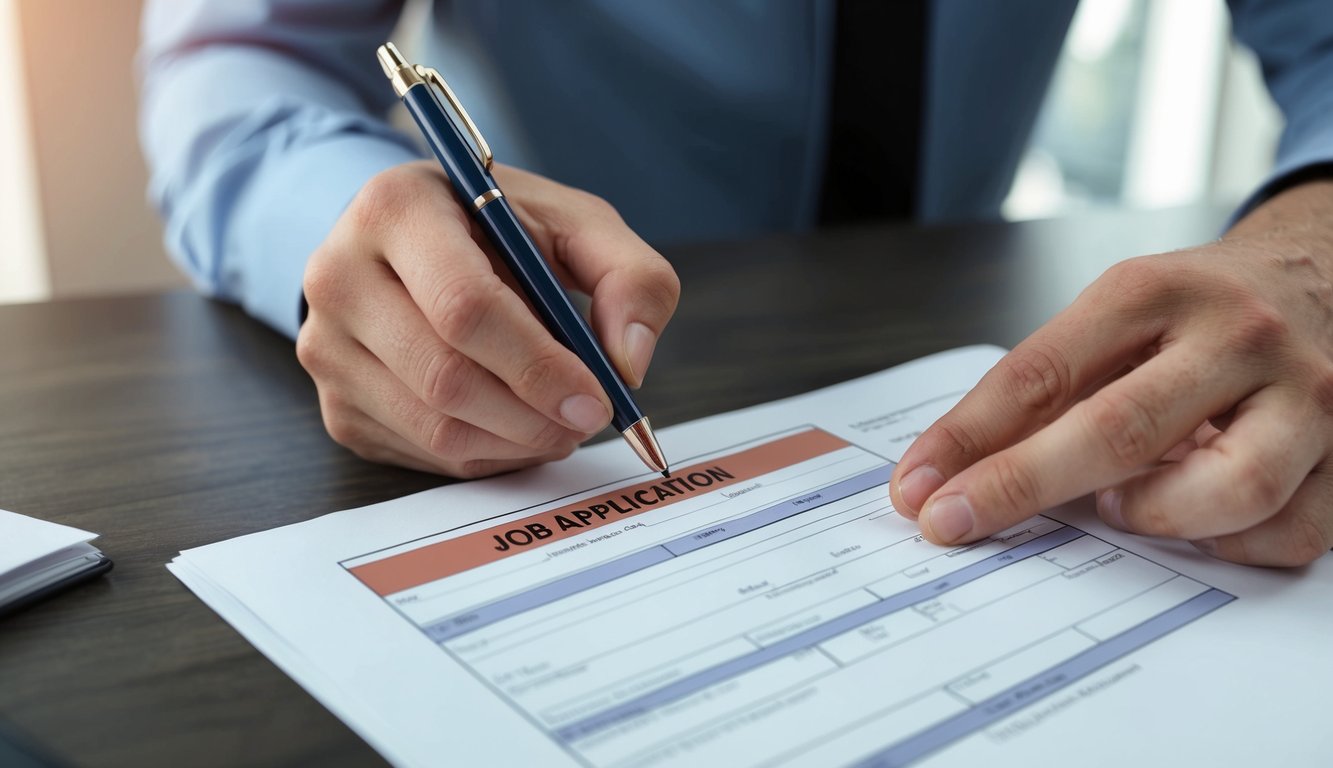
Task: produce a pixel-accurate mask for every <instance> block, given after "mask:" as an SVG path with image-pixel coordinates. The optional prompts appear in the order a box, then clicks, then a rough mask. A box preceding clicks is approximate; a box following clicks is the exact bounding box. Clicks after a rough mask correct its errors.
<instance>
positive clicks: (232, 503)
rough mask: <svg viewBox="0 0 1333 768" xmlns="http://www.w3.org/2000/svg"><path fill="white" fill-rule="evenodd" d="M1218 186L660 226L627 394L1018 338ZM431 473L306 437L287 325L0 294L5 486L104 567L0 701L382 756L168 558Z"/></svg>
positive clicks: (163, 753)
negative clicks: (74, 533) (1092, 203)
mask: <svg viewBox="0 0 1333 768" xmlns="http://www.w3.org/2000/svg"><path fill="white" fill-rule="evenodd" d="M1223 218H1224V214H1223V213H1222V212H1221V211H1217V210H1211V209H1189V210H1176V211H1165V212H1158V213H1134V214H1127V213H1097V214H1088V215H1084V216H1079V217H1076V218H1073V219H1069V220H1063V221H1052V222H1035V223H1027V224H984V225H968V226H961V227H947V228H938V229H919V228H911V227H896V228H867V229H851V230H844V231H839V232H834V233H828V234H822V235H817V236H803V237H795V236H793V237H779V238H773V239H766V240H761V241H753V242H744V243H732V244H713V245H702V246H694V247H688V248H677V249H672V250H670V251H668V253H667V255H668V256H669V257H670V258H671V260H672V261H673V263H674V264H675V265H676V267H677V270H678V271H679V273H680V275H681V281H682V284H683V286H684V295H683V298H682V301H681V305H680V309H679V311H678V313H677V317H676V320H675V321H674V323H673V325H672V327H671V329H670V330H669V331H668V333H667V335H666V336H665V337H664V338H663V340H662V343H661V345H660V346H659V349H658V352H657V354H656V357H655V358H654V362H653V369H652V371H651V373H650V375H649V379H648V383H647V386H646V387H645V389H644V390H643V391H642V395H641V399H640V402H641V404H642V405H643V407H644V410H645V411H646V412H648V413H650V414H651V415H652V417H653V421H654V423H655V424H658V425H659V426H666V425H669V424H672V423H676V422H680V421H685V420H688V419H693V418H698V417H700V416H705V415H708V414H712V413H717V412H721V411H725V410H730V409H734V408H739V407H743V406H747V405H752V404H754V403H759V402H764V401H767V400H771V399H774V398H778V397H784V396H787V395H793V394H797V393H800V392H804V391H808V390H810V389H814V388H817V387H821V386H824V385H827V384H832V383H835V382H838V381H842V380H844V379H847V378H851V377H855V376H859V375H863V374H867V373H871V372H874V371H878V370H881V369H884V368H888V367H890V366H893V365H896V364H898V363H902V362H905V361H907V360H911V359H913V358H916V357H920V356H922V355H925V354H929V353H931V352H937V351H940V350H944V349H948V348H951V347H955V346H961V345H965V344H973V343H979V342H990V343H996V344H1001V345H1005V346H1012V345H1014V344H1015V343H1017V342H1018V341H1019V340H1021V339H1022V338H1023V337H1024V336H1026V335H1027V334H1028V333H1029V332H1031V331H1032V330H1033V329H1035V328H1036V327H1037V326H1038V325H1040V323H1041V322H1043V321H1044V320H1046V319H1047V318H1049V317H1050V316H1052V315H1053V314H1054V313H1055V312H1057V311H1058V310H1059V309H1060V308H1061V307H1063V306H1064V305H1065V304H1067V303H1068V302H1069V301H1070V300H1072V299H1073V297H1074V296H1076V295H1077V293H1078V291H1079V290H1080V289H1081V288H1082V287H1084V286H1085V285H1086V284H1087V283H1089V282H1091V281H1092V280H1093V279H1094V278H1095V277H1096V276H1097V275H1098V274H1100V272H1101V271H1102V270H1103V269H1105V268H1106V267H1107V266H1109V265H1110V264H1112V263H1114V262H1116V261H1119V260H1121V259H1123V258H1127V257H1130V256H1134V255H1139V254H1143V253H1150V252H1154V251H1160V250H1165V249H1169V248H1176V247H1181V246H1185V245H1189V244H1191V243H1195V242H1201V241H1205V240H1208V239H1210V238H1212V237H1213V236H1215V235H1216V233H1217V231H1218V228H1219V227H1220V226H1221V224H1222V221H1223ZM441 482H442V481H441V479H440V478H437V477H433V476H429V475H423V474H418V473H415V472H410V471H407V470H400V469H394V468H389V467H382V466H377V465H373V464H368V463H366V462H363V461H360V460H359V459H357V458H356V457H354V456H353V455H351V454H350V453H348V452H347V451H344V450H342V449H341V448H339V447H338V446H337V445H335V444H333V443H332V442H331V441H330V440H329V439H328V438H327V437H326V436H325V434H324V430H323V428H322V427H321V424H320V418H319V413H318V408H317V404H316V400H315V389H314V386H313V385H312V384H311V382H310V380H309V379H308V378H307V377H306V375H305V373H304V372H303V371H302V370H301V368H300V366H299V365H298V364H297V362H296V360H295V357H294V355H293V353H292V345H291V343H290V342H288V341H286V340H285V339H283V338H281V337H279V336H277V335H275V334H273V333H271V332H270V331H268V330H266V329H265V328H263V327H262V326H260V325H259V324H257V323H255V322H253V321H251V320H249V319H247V318H246V317H245V316H244V315H243V314H241V313H240V312H239V311H237V310H236V309H235V308H232V307H228V306H223V305H220V304H216V303H213V302H209V301H207V300H205V299H202V298H200V297H198V296H196V295H193V294H190V293H171V294H164V295H152V296H141V297H128V298H114V299H93V300H81V301H61V302H53V303H47V304H32V305H21V306H11V307H0V508H5V509H12V510H14V511H17V512H23V513H26V514H31V515H35V516H37V517H41V518H45V519H49V520H54V521H57V522H61V523H68V524H71V525H75V526H79V527H81V528H87V529H89V530H92V531H97V532H99V533H101V534H102V537H101V539H99V541H98V543H99V545H100V546H101V547H102V549H103V550H104V551H106V552H107V553H108V554H109V555H110V556H111V557H112V558H113V559H114V560H115V561H116V569H115V570H114V571H113V572H112V573H111V574H110V575H109V577H107V578H106V579H103V580H101V581H98V582H96V583H92V584H88V585H84V586H82V587H80V588H78V589H76V590H75V591H73V592H70V593H67V594H65V595H63V596H61V597H58V598H56V599H54V600H51V601H48V602H46V603H43V604H40V605H38V606H35V607H34V608H32V609H29V610H27V611H25V612H23V613H20V614H18V615H16V616H13V617H11V618H9V619H6V620H0V721H7V722H8V723H9V724H10V725H11V726H12V727H14V728H16V729H17V730H19V731H20V732H23V733H26V734H28V735H30V736H32V737H34V738H35V739H36V740H37V741H38V742H39V743H41V744H43V745H45V746H46V747H47V748H48V749H49V750H50V751H51V752H53V753H54V754H55V755H57V756H61V757H65V758H68V759H70V760H72V761H73V762H76V763H78V764H80V765H82V764H99V765H100V764H115V765H145V764H172V765H174V764H189V765H207V764H246V765H272V764H290V763H298V762H299V763H318V764H320V765H343V764H349V765H350V764H365V763H367V762H375V761H377V759H378V758H377V757H376V756H375V754H374V753H373V752H372V751H371V750H370V748H369V747H368V746H366V745H365V744H364V743H363V742H361V741H360V739H358V738H357V737H356V736H355V735H354V734H353V733H352V732H351V731H349V730H348V729H347V728H346V727H345V726H343V725H342V724H341V723H340V722H339V721H338V720H337V719H336V718H334V717H333V716H332V715H331V714H329V713H328V712H327V711H326V710H325V709H324V708H323V707H322V706H320V705H319V704H318V703H317V702H315V701H314V699H312V698H310V697H309V696H307V695H306V694H305V693H304V692H302V691H301V689H300V688H299V687H298V686H297V685H296V684H295V683H293V682H292V681H291V680H290V679H288V678H287V677H286V676H285V675H284V674H283V673H282V672H280V671H279V670H278V669H277V668H276V667H274V666H273V665H272V664H270V663H269V662H268V661H267V660H266V659H264V658H263V657H262V656H260V655H259V653H258V652H256V651H255V650H254V649H253V648H252V647H251V646H250V645H249V644H248V643H247V642H246V641H245V640H244V639H242V638H241V637H240V636H239V635H238V634H236V633H235V632H234V631H232V630H231V629H230V628H229V627H228V626H227V625H226V624H224V623H223V622H222V621H221V620H220V619H218V618H217V616H216V615H215V614H213V612H212V611H210V610H209V609H208V608H206V607H205V606H204V604H203V603H201V602H200V601H198V600H197V599H195V597H194V596H193V595H192V594H191V593H190V592H189V591H187V590H186V589H185V588H184V587H183V586H182V585H181V584H180V583H179V582H177V581H176V580H175V578H173V577H172V576H171V575H170V574H169V573H168V572H167V570H166V569H165V568H164V567H163V566H164V564H165V563H166V562H167V561H168V560H170V559H171V558H172V557H173V556H175V554H176V553H177V552H179V551H180V550H182V549H188V548H190V547H197V546H200V545H204V544H209V543H212V542H215V541H220V540H222V539H227V538H231V537H234V536H239V535H242V534H246V533H251V532H254V531H260V530H264V529H267V528H272V527H275V526H278V525H284V524H287V523H295V522H299V521H302V520H307V519H309V518H312V517H315V516H318V515H320V514H323V513H325V512H330V511H334V510H338V509H345V508H348V507H354V506H360V505H364V504H370V503H374V502H378V501H384V500H386V499H390V498H393V497H396V496H401V495H404V494H408V493H412V492H415V491H420V490H424V489H426V488H430V487H432V486H435V485H438V484H440V483H441Z"/></svg>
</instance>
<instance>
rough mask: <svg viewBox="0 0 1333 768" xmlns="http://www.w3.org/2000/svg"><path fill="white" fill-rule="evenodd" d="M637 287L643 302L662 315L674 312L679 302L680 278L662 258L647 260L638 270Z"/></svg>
mask: <svg viewBox="0 0 1333 768" xmlns="http://www.w3.org/2000/svg"><path fill="white" fill-rule="evenodd" d="M639 286H640V290H641V292H642V298H643V300H644V301H647V302H649V303H650V304H651V305H652V306H653V307H654V308H655V309H657V310H658V311H659V312H660V313H661V314H662V315H670V314H671V313H672V312H675V311H676V305H677V304H678V303H679V302H680V277H679V276H677V275H676V270H674V269H672V268H671V264H670V263H668V262H667V260H666V259H663V258H660V257H659V258H652V259H648V260H646V261H645V262H644V263H643V266H642V267H641V268H640V274H639Z"/></svg>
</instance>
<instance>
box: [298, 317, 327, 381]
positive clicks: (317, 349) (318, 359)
mask: <svg viewBox="0 0 1333 768" xmlns="http://www.w3.org/2000/svg"><path fill="white" fill-rule="evenodd" d="M296 360H297V361H298V362H299V363H301V367H302V368H304V369H305V370H306V372H307V373H309V374H311V375H312V376H313V375H314V374H315V373H317V372H319V371H323V370H324V369H325V364H326V362H327V356H326V354H325V352H324V344H323V340H322V338H321V334H320V333H319V330H318V326H317V325H316V323H315V321H312V320H308V321H306V323H305V325H303V326H301V330H300V331H299V332H298V333H297V334H296Z"/></svg>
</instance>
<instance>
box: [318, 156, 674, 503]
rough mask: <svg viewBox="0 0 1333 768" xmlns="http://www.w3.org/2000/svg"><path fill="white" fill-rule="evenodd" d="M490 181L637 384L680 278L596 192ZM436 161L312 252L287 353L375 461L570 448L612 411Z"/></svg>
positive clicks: (560, 452)
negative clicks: (585, 301) (300, 319)
mask: <svg viewBox="0 0 1333 768" xmlns="http://www.w3.org/2000/svg"><path fill="white" fill-rule="evenodd" d="M495 175H496V177H497V179H498V180H499V181H500V184H501V188H502V189H504V192H505V197H506V199H507V200H509V202H510V204H511V205H513V206H514V208H515V211H516V213H517V214H518V217H519V218H520V219H521V220H522V221H523V224H524V226H525V227H526V228H527V229H528V232H529V233H530V234H531V235H532V237H533V239H534V240H535V241H536V243H537V246H538V247H539V248H540V249H541V250H542V252H543V253H544V254H546V256H547V258H549V259H551V261H552V265H553V267H554V268H555V271H556V274H557V276H558V277H559V278H560V279H561V282H562V283H563V284H564V285H565V286H566V287H572V288H576V289H579V290H582V291H585V292H587V293H588V294H590V295H591V296H592V326H593V329H594V331H596V333H597V335H598V336H599V337H600V339H601V341H602V344H603V346H604V347H605V349H606V352H607V355H608V356H609V357H610V358H611V361H612V363H613V364H614V365H615V366H616V368H617V369H618V370H619V371H620V374H621V376H623V377H624V379H625V381H626V383H628V384H629V385H630V386H635V387H637V386H639V385H640V384H641V383H642V381H643V375H644V373H645V371H646V370H647V368H648V363H649V361H650V360H651V358H652V354H653V348H654V346H655V345H656V342H657V338H658V337H659V336H660V335H661V333H662V329H663V328H664V327H665V326H666V324H667V321H668V320H669V319H670V317H671V314H672V312H673V311H675V308H676V300H677V298H678V296H679V294H680V283H679V281H678V280H677V279H676V275H675V272H674V271H672V269H671V266H670V265H669V264H667V262H666V261H665V260H664V259H663V258H662V257H661V256H660V255H658V254H657V252H655V251H654V250H653V249H652V248H649V247H648V245H647V244H645V243H644V242H643V241H642V240H640V239H639V238H638V237H637V236H636V235H635V234H634V233H633V232H632V231H630V229H629V228H628V227H627V226H626V225H625V222H624V221H622V220H621V218H620V216H619V215H618V214H616V212H615V210H614V209H613V208H611V206H609V205H607V204H606V203H605V202H603V201H602V200H600V199H598V198H596V197H594V196H592V195H590V194H587V193H585V192H580V191H578V190H575V189H571V188H569V187H565V186H562V185H560V184H557V183H555V182H553V181H551V180H549V179H545V178H542V177H540V176H536V175H533V174H530V173H525V172H523V171H520V170H517V169H514V168H506V167H503V166H496V169H495ZM510 281H511V278H510V277H509V274H508V272H507V271H506V270H505V269H504V268H503V267H502V266H500V265H499V263H498V262H497V260H496V259H495V258H494V257H493V255H492V254H491V252H490V248H489V246H488V245H487V244H486V240H485V236H484V235H483V234H482V233H481V231H480V230H479V229H478V228H477V227H476V226H475V225H474V223H473V220H472V218H471V216H470V215H469V214H468V213H467V212H465V211H464V210H463V209H462V207H461V206H460V205H459V204H458V203H457V202H456V201H455V199H454V194H453V191H452V189H451V187H450V185H449V181H448V179H447V178H446V177H445V176H444V173H443V171H442V170H441V169H440V168H439V167H438V166H437V165H436V164H435V163H430V162H419V163H411V164H408V165H403V166H399V167H397V168H393V169H390V170H388V171H385V172H384V173H381V174H380V175H378V176H376V177H375V178H373V179H371V180H370V182H369V183H367V184H366V186H365V188H363V189H362V190H361V192H360V194H359V195H358V196H357V197H356V199H355V200H354V201H353V202H352V204H351V205H350V206H349V207H348V209H347V210H346V212H344V213H343V215H342V217H341V218H340V219H339V220H338V222H337V224H336V225H335V226H334V228H333V230H332V232H330V233H329V236H328V239H326V240H325V241H324V243H323V244H322V245H320V247H319V249H318V250H317V251H316V252H315V253H314V254H313V255H312V256H311V258H310V262H309V264H308V266H307V267H306V273H305V285H304V288H305V296H306V300H307V302H308V303H309V307H310V312H309V315H308V316H307V318H306V321H305V324H304V325H303V326H302V328H301V332H300V334H299V335H298V337H297V340H296V354H297V357H298V358H299V359H300V361H301V364H302V365H303V366H305V369H306V370H307V371H308V372H309V373H310V375H311V377H312V378H314V380H315V384H316V386H317V387H318V389H319V403H320V409H321V410H322V412H323V415H324V425H325V427H326V428H327V429H328V432H329V434H330V435H331V436H332V437H333V439H334V440H336V441H337V442H339V443H341V444H343V445H345V446H347V447H348V448H350V449H352V450H353V451H354V452H356V454H357V455H359V456H361V457H363V458H365V459H369V460H371V461H377V462H383V463H387V464H400V465H402V466H405V467H411V468H413V469H418V470H422V471H426V472H438V473H441V474H446V475H450V476H454V477H476V476H480V475H488V474H493V473H496V472H504V471H508V470H511V469H516V468H519V467H523V466H527V465H530V464H536V463H540V462H543V461H549V460H552V459H558V458H561V457H564V456H567V455H568V454H569V453H570V452H571V451H573V450H574V448H575V447H576V446H577V445H578V444H579V443H580V442H581V441H583V440H585V439H587V438H588V437H590V436H591V435H593V434H596V433H597V432H599V431H601V430H602V428H604V427H605V426H606V425H607V424H608V423H609V422H610V420H611V405H610V402H609V401H608V400H607V397H606V395H605V393H603V392H602V389H601V387H600V386H599V385H598V383H597V380H596V379H595V378H594V377H593V375H592V373H591V372H590V371H589V370H588V369H587V367H585V366H584V365H583V363H582V362H581V361H580V360H579V359H578V357H576V356H575V355H574V354H573V353H572V352H570V351H569V350H568V349H566V348H565V347H564V346H562V345H561V344H560V343H559V342H558V341H556V339H555V338H553V337H552V336H551V334H550V333H549V332H547V330H546V328H545V327H544V326H543V325H542V323H541V321H540V320H539V319H538V318H537V317H536V316H535V315H534V314H533V313H532V311H531V309H530V308H529V306H528V305H527V303H526V301H525V299H523V298H521V296H520V294H519V293H518V292H517V291H516V289H515V287H514V286H513V285H512V283H511V282H510Z"/></svg>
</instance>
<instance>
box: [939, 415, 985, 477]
mask: <svg viewBox="0 0 1333 768" xmlns="http://www.w3.org/2000/svg"><path fill="white" fill-rule="evenodd" d="M934 428H935V429H936V430H938V431H937V432H936V435H937V436H938V437H937V439H938V440H940V441H941V442H943V443H945V445H946V452H948V453H953V454H956V455H957V456H958V457H959V458H960V459H961V460H962V463H963V464H964V465H971V464H973V463H974V462H976V461H978V460H980V459H981V458H982V457H983V456H985V455H986V451H985V448H984V447H983V445H982V441H981V439H980V437H979V436H978V435H976V434H975V433H974V432H973V430H971V429H969V428H968V427H967V426H965V425H964V424H963V423H961V422H960V421H958V420H956V419H951V418H949V417H948V416H947V415H946V416H945V417H944V418H942V419H940V420H939V421H938V422H936V423H935V427H934Z"/></svg>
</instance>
